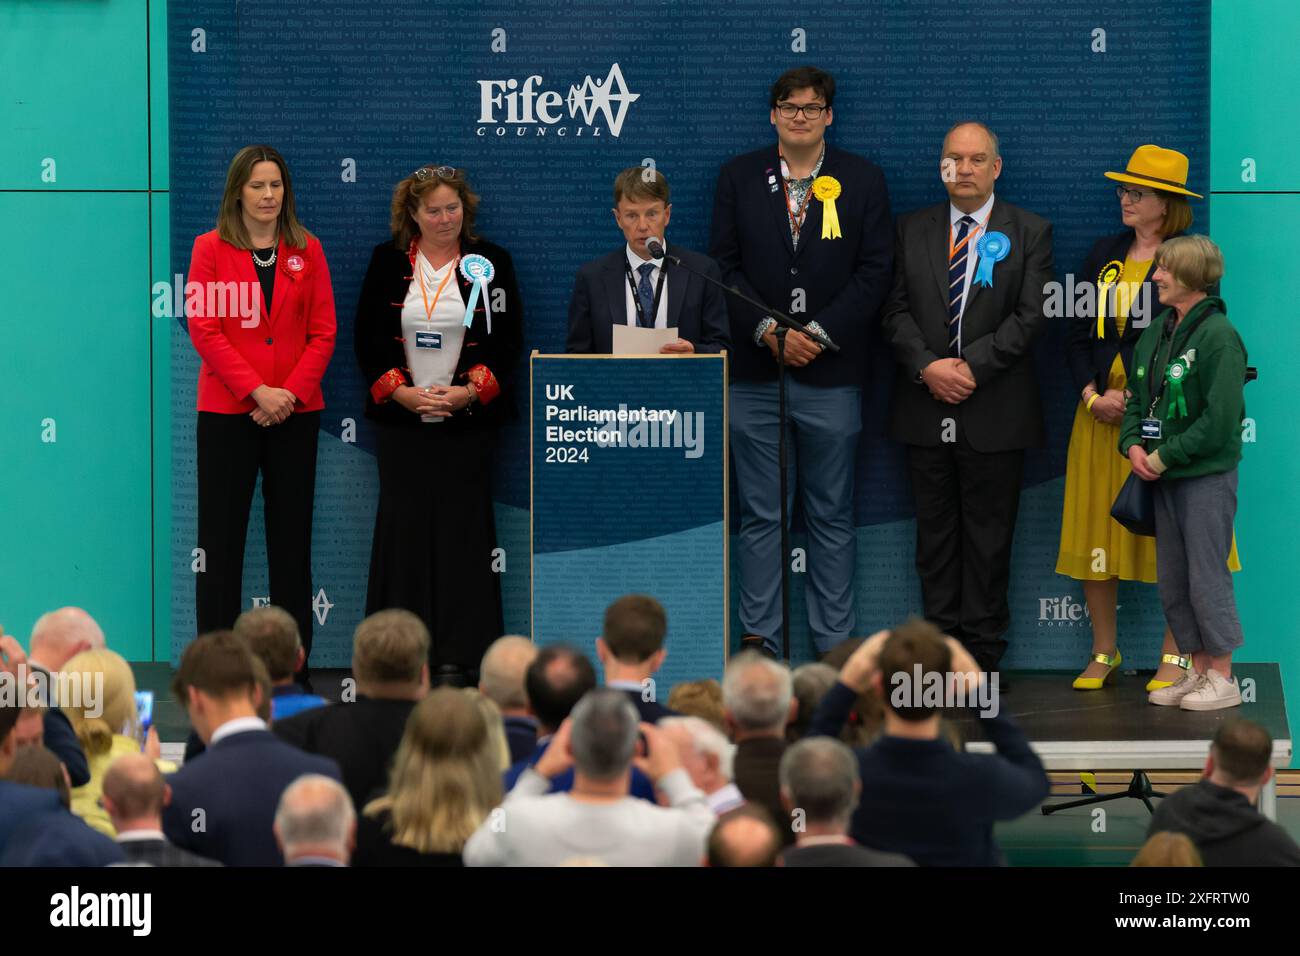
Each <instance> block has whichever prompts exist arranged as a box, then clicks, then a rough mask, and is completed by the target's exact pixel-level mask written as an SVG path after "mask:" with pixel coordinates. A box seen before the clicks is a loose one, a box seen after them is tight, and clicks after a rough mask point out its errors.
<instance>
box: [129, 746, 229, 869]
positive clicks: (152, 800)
mask: <svg viewBox="0 0 1300 956" xmlns="http://www.w3.org/2000/svg"><path fill="white" fill-rule="evenodd" d="M171 798H172V792H171V787H169V786H167V782H166V781H165V780H163V778H162V774H161V773H159V772H158V767H157V765H156V764H155V763H154V762H153V761H152V760H150V759H149V758H148V757H146V756H145V755H144V754H125V755H124V756H121V757H118V758H117V759H116V760H114V761H113V763H112V766H110V767H109V768H108V772H107V773H105V774H104V809H105V811H107V813H108V817H109V819H110V820H112V821H113V829H115V830H116V831H117V843H118V846H120V847H121V848H122V852H123V853H125V854H126V858H127V860H128V861H130V862H131V863H147V864H149V865H150V866H186V867H189V866H220V865H221V864H220V863H218V862H217V861H216V860H209V859H208V858H207V857H202V856H197V855H196V854H193V853H190V852H189V851H188V850H182V849H181V848H180V847H178V846H176V845H175V844H173V843H170V842H168V840H167V838H166V837H165V836H163V832H162V815H163V808H164V807H165V806H167V804H169V803H170V802H171Z"/></svg>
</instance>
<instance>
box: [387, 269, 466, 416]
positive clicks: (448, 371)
mask: <svg viewBox="0 0 1300 956" xmlns="http://www.w3.org/2000/svg"><path fill="white" fill-rule="evenodd" d="M459 261H460V260H459V259H452V260H451V261H450V262H448V263H447V264H446V265H445V266H443V267H442V268H441V269H436V270H435V269H434V268H433V266H431V265H430V264H429V260H428V259H426V258H425V257H424V253H423V252H422V251H417V252H416V255H415V268H416V269H418V270H421V271H420V272H416V273H415V277H414V278H413V279H412V280H411V286H410V288H409V289H407V290H406V301H405V302H404V303H403V304H402V337H403V338H405V339H406V343H405V348H406V365H407V367H408V368H409V369H410V370H411V381H412V383H413V384H414V385H415V387H416V388H429V387H430V386H432V385H450V384H452V376H453V375H455V374H456V365H457V363H459V362H460V350H461V346H462V345H463V344H464V341H465V300H464V299H463V298H462V297H461V294H460V284H459V283H458V282H457V281H456V276H455V275H448V272H449V271H450V270H454V269H455V268H456V267H457V265H458V264H459ZM421 274H423V277H424V289H423V291H421V288H420V277H421ZM444 280H446V283H447V284H446V285H445V286H443V289H442V294H441V295H439V294H438V287H439V286H442V284H443V281H444ZM435 298H436V299H437V302H436V304H435V302H434V299H435ZM426 300H427V302H428V307H430V308H432V309H433V315H432V316H430V315H429V314H428V313H427V312H426V311H425V309H426V306H425V302H426ZM421 420H423V421H426V422H439V421H442V419H441V418H438V417H435V416H431V415H422V416H421Z"/></svg>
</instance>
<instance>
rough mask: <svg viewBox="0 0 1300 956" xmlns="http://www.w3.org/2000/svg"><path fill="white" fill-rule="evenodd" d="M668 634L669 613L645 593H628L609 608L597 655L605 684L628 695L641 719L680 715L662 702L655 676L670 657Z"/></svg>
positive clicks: (598, 640) (598, 643)
mask: <svg viewBox="0 0 1300 956" xmlns="http://www.w3.org/2000/svg"><path fill="white" fill-rule="evenodd" d="M667 636H668V615H667V614H665V613H664V608H663V605H662V604H660V603H659V602H658V601H656V600H655V599H654V598H652V597H649V596H648V595H645V594H626V595H624V596H623V597H621V598H619V599H618V600H617V601H615V602H614V603H613V604H611V605H610V606H609V607H607V608H606V609H605V625H604V627H603V628H602V630H601V636H600V637H598V638H596V657H597V658H599V660H600V666H601V667H602V668H603V669H604V671H605V686H606V687H613V688H616V689H617V690H621V691H623V693H625V694H627V696H628V699H629V700H631V701H632V706H633V707H635V708H636V709H637V713H638V714H640V715H641V719H642V720H644V721H645V722H646V723H649V724H657V723H658V722H659V721H660V719H662V718H664V717H674V716H676V711H672V710H669V709H668V708H667V707H665V706H664V705H663V704H661V703H659V688H658V685H657V684H656V683H655V679H654V674H655V672H656V671H657V670H659V668H660V667H662V666H663V663H664V659H665V658H666V657H667V656H668V651H667V649H666V648H665V647H664V639H665V638H666V637H667ZM665 690H667V688H665ZM664 696H665V697H666V696H667V694H665V695H664Z"/></svg>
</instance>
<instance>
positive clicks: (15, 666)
mask: <svg viewBox="0 0 1300 956" xmlns="http://www.w3.org/2000/svg"><path fill="white" fill-rule="evenodd" d="M0 641H2V642H3V643H0V681H3V682H4V683H5V684H8V685H9V686H10V688H11V689H10V691H8V692H6V693H0V867H6V866H82V867H85V866H107V865H108V864H110V863H120V862H122V860H123V856H122V852H121V851H120V850H119V849H118V848H117V846H116V845H114V843H113V841H112V840H110V839H109V838H108V837H106V836H104V835H103V834H102V833H99V832H97V831H95V830H92V829H91V828H90V827H88V826H87V825H86V824H85V823H84V822H83V821H82V820H81V818H80V817H76V816H73V815H72V813H70V812H69V811H68V809H67V805H66V804H65V803H64V802H63V801H64V799H66V790H65V791H64V795H63V796H61V795H60V794H59V792H58V791H57V790H55V789H53V788H52V787H51V788H49V789H47V788H46V787H44V786H29V785H27V784H23V783H14V782H13V781H10V780H6V779H4V778H5V777H6V776H7V775H8V774H9V772H10V771H11V770H12V768H13V765H14V759H15V755H16V754H17V752H18V740H17V732H16V730H15V728H16V727H17V724H18V718H19V716H20V714H21V713H22V711H23V710H25V709H26V708H25V706H23V705H24V704H25V703H26V696H25V695H26V689H25V687H24V685H23V684H22V683H21V682H20V677H19V674H20V673H22V674H23V675H24V676H25V674H26V666H25V657H23V656H21V648H19V649H18V651H16V652H14V653H13V654H12V655H11V654H10V653H9V651H10V650H12V649H13V647H14V646H15V643H16V642H15V643H10V642H13V639H12V638H0ZM20 665H22V666H21V669H20ZM45 757H46V759H48V760H49V761H50V764H51V765H54V762H55V760H56V758H55V757H54V756H52V755H49V754H47V755H45Z"/></svg>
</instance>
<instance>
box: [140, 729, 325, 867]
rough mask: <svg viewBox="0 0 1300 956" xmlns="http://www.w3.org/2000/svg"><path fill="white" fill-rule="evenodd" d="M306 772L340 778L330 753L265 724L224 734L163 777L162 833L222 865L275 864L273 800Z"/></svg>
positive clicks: (278, 861)
mask: <svg viewBox="0 0 1300 956" xmlns="http://www.w3.org/2000/svg"><path fill="white" fill-rule="evenodd" d="M307 713H310V711H308V712H307ZM308 773H319V774H324V775H325V776H327V777H331V778H333V779H334V780H337V781H339V782H340V783H342V782H343V777H342V774H341V773H340V772H339V766H338V764H337V763H335V762H334V761H333V760H330V759H328V758H326V757H317V756H315V755H313V754H307V753H303V752H302V751H301V750H299V749H298V748H297V747H291V746H290V745H289V744H287V743H285V742H284V741H283V740H281V739H280V738H278V737H277V736H275V734H273V733H271V732H270V731H269V730H246V731H241V732H239V733H234V734H231V735H230V736H228V737H223V738H221V739H220V740H218V741H217V742H216V743H215V744H212V745H211V746H209V747H208V748H207V749H206V750H205V751H204V752H203V753H202V755H200V756H199V757H197V758H195V759H194V760H193V761H192V762H191V763H186V764H185V765H183V766H182V767H181V768H180V770H177V771H176V772H175V773H174V774H171V775H170V776H168V777H167V783H168V784H170V785H171V788H172V801H171V803H170V804H169V805H168V806H167V808H166V809H165V810H164V811H163V833H164V835H165V836H166V837H167V839H168V840H170V841H171V842H172V843H174V844H176V846H178V847H181V848H182V849H185V850H189V851H190V852H192V853H197V854H198V855H199V856H205V857H207V858H208V859H210V860H216V861H218V862H220V863H224V864H225V865H226V866H281V865H283V863H284V859H283V858H282V857H281V855H280V848H279V847H278V846H277V845H276V842H275V834H274V833H273V832H272V825H273V824H274V822H275V811H276V807H277V806H278V805H279V803H280V796H281V794H283V793H284V791H285V789H286V788H287V787H288V786H289V784H291V783H293V782H294V781H295V780H297V779H298V778H299V777H301V776H302V775H303V774H308Z"/></svg>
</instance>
